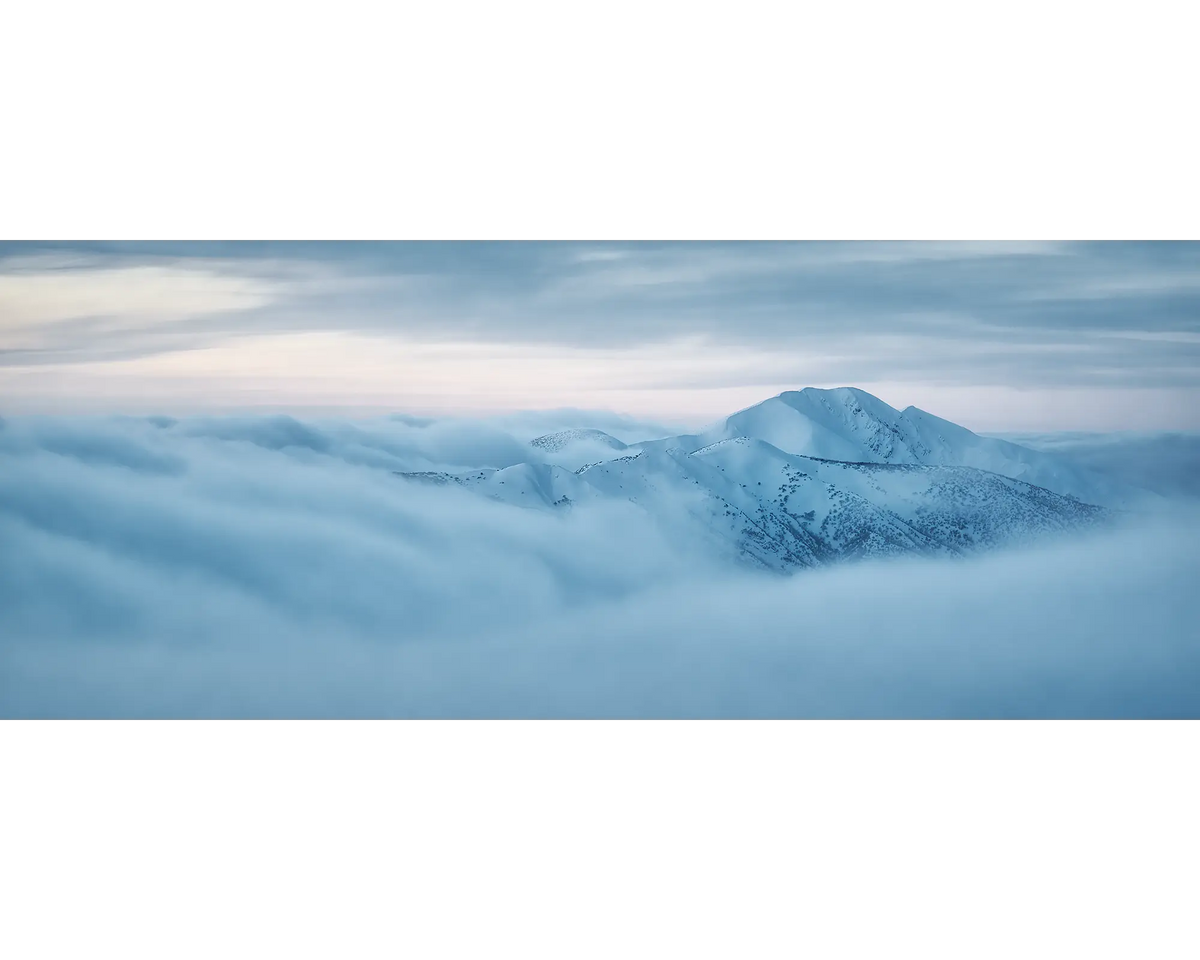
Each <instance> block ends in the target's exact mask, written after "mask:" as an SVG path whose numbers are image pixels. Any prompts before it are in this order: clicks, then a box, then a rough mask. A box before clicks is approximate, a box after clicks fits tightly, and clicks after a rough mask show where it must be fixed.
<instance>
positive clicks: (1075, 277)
mask: <svg viewBox="0 0 1200 960" xmlns="http://www.w3.org/2000/svg"><path fill="white" fill-rule="evenodd" d="M843 385H848V386H858V387H862V388H863V389H866V390H869V391H871V392H872V393H875V394H877V395H878V396H880V397H882V398H883V399H884V400H886V401H888V402H889V403H891V404H892V405H893V406H897V407H901V408H903V407H905V406H908V405H909V404H915V405H917V406H919V407H922V408H924V409H926V410H929V411H931V412H933V413H936V414H938V415H940V416H944V417H947V418H949V419H952V420H955V421H957V422H959V423H962V424H964V425H966V426H968V427H971V428H973V429H977V430H993V431H995V430H1009V429H1011V430H1057V429H1082V430H1123V429H1132V430H1153V429H1164V430H1174V429H1184V430H1187V429H1193V430H1194V429H1200V244H1194V243H1189V244H1165V243H1164V244H1156V243H1134V244H1118V243H1111V244H1097V243H1088V244H1052V243H1029V244H1009V243H1000V244H975V243H971V244H956V243H937V244H934V243H903V244H902V243H861V244H844V243H830V244H821V243H798V244H774V243H766V244H739V243H733V244H707V243H703V244H702V243H666V244H659V243H653V244H650V243H622V244H598V243H545V244H518V243H513V244H471V243H466V244H444V243H397V244H379V243H363V244H340V243H312V244H309V243H265V244H245V243H224V244H222V243H137V244H98V243H56V244H45V243H37V244H25V243H3V244H0V412H8V413H29V412H40V413H90V412H123V413H140V414H149V413H189V412H197V411H233V410H243V411H244V410H293V411H297V412H318V411H321V412H343V413H347V414H369V413H381V412H408V413H415V414H422V415H438V414H467V415H478V414H481V413H502V412H507V411H515V410H535V409H552V408H561V407H574V408H581V409H606V410H614V411H618V412H621V413H627V414H631V415H634V416H639V417H645V418H655V419H659V420H669V421H673V422H681V423H701V422H706V421H710V420H713V419H716V418H718V417H721V416H725V415H727V414H729V413H732V412H734V411H735V410H737V409H739V408H742V407H745V406H747V405H749V404H752V403H756V402H758V401H759V400H762V399H765V398H766V397H769V396H772V395H774V394H776V393H779V392H781V391H783V390H791V389H798V388H801V387H805V386H843Z"/></svg>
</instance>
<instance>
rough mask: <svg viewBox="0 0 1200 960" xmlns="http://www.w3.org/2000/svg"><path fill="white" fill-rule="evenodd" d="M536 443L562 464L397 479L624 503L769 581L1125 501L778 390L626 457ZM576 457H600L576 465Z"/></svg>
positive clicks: (1080, 475)
mask: <svg viewBox="0 0 1200 960" xmlns="http://www.w3.org/2000/svg"><path fill="white" fill-rule="evenodd" d="M532 447H534V448H535V449H536V450H537V452H538V454H540V455H542V456H545V457H547V458H549V459H550V460H556V459H561V460H564V461H567V462H565V463H556V462H548V463H547V462H529V463H522V464H517V465H515V466H509V467H505V468H503V469H483V470H475V471H472V472H469V473H452V472H444V473H439V472H423V473H403V474H401V476H404V477H405V478H407V479H408V480H410V481H413V482H423V483H433V484H441V485H446V486H452V487H460V488H463V489H467V490H472V491H475V492H477V493H479V494H482V495H485V496H488V497H491V498H493V499H496V500H500V501H503V502H505V503H510V504H513V505H516V506H523V507H527V508H530V509H539V510H561V509H571V508H574V507H577V506H580V505H585V504H587V503H590V502H597V501H603V500H619V501H629V502H632V503H634V504H636V505H637V506H639V507H641V508H642V509H643V510H645V511H646V513H647V515H648V518H649V519H650V520H652V521H653V522H655V523H657V524H659V525H660V526H663V527H665V528H666V529H668V530H671V531H678V532H679V533H680V534H681V535H683V534H686V535H688V536H690V537H693V538H698V539H699V540H700V541H701V542H704V543H707V544H708V545H709V546H710V547H711V548H712V549H713V550H714V551H715V552H717V553H718V554H721V555H723V556H726V557H729V558H732V559H736V560H738V561H740V562H743V563H748V564H751V565H754V566H759V567H766V568H769V569H774V570H788V569H792V568H796V567H808V566H814V565H817V564H822V563H827V562H831V561H837V560H845V559H855V558H861V557H873V556H887V555H898V554H906V553H922V554H959V553H964V552H968V551H973V550H978V549H981V548H986V547H991V546H996V545H999V544H1003V543H1008V542H1013V541H1021V540H1027V539H1030V538H1032V537H1036V536H1040V535H1044V534H1046V533H1052V532H1056V531H1063V530H1067V529H1071V528H1075V527H1078V526H1081V525H1086V524H1091V523H1094V522H1096V521H1097V520H1099V519H1101V518H1102V517H1104V516H1105V515H1106V514H1107V512H1108V511H1107V510H1106V509H1104V507H1102V506H1100V505H1098V501H1100V500H1104V499H1107V500H1108V501H1109V502H1112V501H1114V500H1117V499H1119V497H1120V493H1121V491H1120V490H1119V489H1118V488H1117V487H1116V485H1114V484H1111V483H1109V482H1108V481H1106V480H1105V479H1104V478H1103V477H1101V476H1099V475H1095V476H1093V475H1090V474H1088V472H1087V471H1085V470H1082V469H1080V468H1078V467H1075V466H1073V465H1071V464H1068V463H1065V462H1063V461H1061V460H1060V459H1059V458H1057V457H1055V456H1054V455H1052V454H1044V453H1039V452H1037V451H1034V450H1029V449H1027V448H1025V447H1021V446H1018V445H1016V444H1013V443H1008V442H1006V441H1002V440H993V439H990V438H985V437H980V436H978V435H976V434H974V433H972V432H971V431H969V430H967V429H965V428H963V427H960V426H958V425H957V424H954V423H951V422H949V421H947V420H942V419H940V418H938V417H934V416H932V415H931V414H927V413H925V412H924V411H921V410H917V409H916V408H915V407H910V408H908V409H907V410H904V411H903V412H901V411H898V410H896V409H894V408H893V407H890V406H888V405H887V404H886V403H884V402H883V401H881V400H879V399H878V398H877V397H873V396H872V395H871V394H869V393H865V392H864V391H861V390H856V389H852V388H842V389H838V390H813V389H808V390H802V391H797V392H789V393H784V394H781V395H780V396H778V397H774V398H772V399H770V400H767V401H764V402H763V403H760V404H757V405H756V406H753V407H750V408H748V409H746V410H743V411H741V412H739V413H736V414H734V415H733V416H731V417H729V418H728V419H727V420H726V421H724V422H723V423H721V424H718V425H716V426H715V427H713V428H710V429H708V430H706V431H703V432H702V433H700V434H695V435H681V436H675V437H664V438H662V439H660V440H653V441H647V442H643V443H637V444H631V445H629V446H626V445H625V444H623V443H621V442H620V441H619V440H616V439H615V438H613V437H611V436H609V435H608V434H605V433H603V432H602V431H599V430H570V431H563V432H561V433H557V434H549V435H547V436H545V437H539V438H538V439H537V440H535V441H533V443H532ZM582 451H587V452H590V453H591V454H593V455H596V454H598V456H595V459H593V460H592V461H591V462H588V463H584V464H582V465H580V466H578V467H575V466H574V463H573V462H572V461H573V460H574V459H575V457H577V456H578V455H579V454H580V453H581V452H582ZM1037 481H1041V482H1040V483H1039V482H1037ZM1088 501H1090V502H1088Z"/></svg>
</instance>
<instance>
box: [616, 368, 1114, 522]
mask: <svg viewBox="0 0 1200 960" xmlns="http://www.w3.org/2000/svg"><path fill="white" fill-rule="evenodd" d="M737 437H750V438H753V439H756V440H763V441H765V442H767V443H769V444H771V445H772V446H774V447H777V448H778V449H780V450H782V451H784V452H785V453H791V454H798V455H801V456H806V457H817V458H820V459H824V460H841V461H845V462H851V463H894V464H925V465H931V466H932V465H936V466H964V467H975V468H977V469H980V470H989V471H991V472H993V473H999V474H1002V475H1003V476H1006V477H1012V478H1013V479H1017V480H1024V481H1025V482H1026V483H1032V484H1034V485H1036V486H1040V487H1045V488H1046V489H1048V490H1052V491H1054V492H1055V493H1059V494H1062V495H1064V496H1072V497H1076V498H1078V499H1080V500H1083V501H1085V502H1087V503H1098V504H1104V505H1106V506H1117V507H1122V506H1128V505H1129V504H1130V503H1131V502H1132V501H1133V500H1135V499H1136V493H1135V491H1132V490H1130V489H1129V488H1127V487H1125V486H1123V485H1121V484H1118V483H1115V482H1113V481H1111V480H1109V479H1108V478H1106V477H1104V476H1102V475H1100V474H1098V473H1095V472H1093V471H1089V470H1087V469H1085V468H1081V467H1079V466H1077V465H1075V464H1073V463H1071V462H1070V461H1069V460H1067V459H1066V458H1063V457H1059V456H1056V455H1054V454H1050V453H1043V452H1040V451H1037V450H1031V449H1029V448H1027V447H1021V446H1018V445H1017V444H1015V443H1009V442H1008V441H1005V440H998V439H993V438H990V437H981V436H979V435H978V434H976V433H973V432H971V431H970V430H968V429H967V428H966V427H961V426H959V425H958V424H956V423H952V422H950V421H949V420H943V419H942V418H940V417H935V416H934V415H933V414H930V413H926V412H925V411H924V410H920V409H918V408H916V407H908V408H907V409H905V410H903V411H900V410H897V409H896V408H895V407H892V406H890V405H889V404H887V403H884V401H882V400H880V399H879V398H878V397H875V396H873V395H871V394H869V393H867V392H866V391H865V390H859V389H857V388H854V387H839V388H836V389H832V390H818V389H815V388H813V387H808V388H806V389H804V390H794V391H788V392H786V393H781V394H780V395H779V396H777V397H771V398H770V399H769V400H764V401H763V402H762V403H758V404H755V405H754V406H752V407H748V408H746V409H745V410H742V411H739V412H738V413H735V414H734V415H733V416H731V417H729V418H728V419H727V420H725V422H724V423H723V424H720V425H718V426H717V427H715V428H712V429H710V430H707V431H705V432H704V433H702V434H699V435H695V436H680V437H674V438H667V439H665V440H656V441H651V442H650V443H647V444H635V445H634V447H651V448H656V449H668V448H673V447H678V448H680V449H684V450H686V451H687V452H689V453H691V452H694V451H695V450H698V449H700V448H701V447H704V446H707V445H709V444H712V443H715V442H718V441H720V440H731V439H735V438H737Z"/></svg>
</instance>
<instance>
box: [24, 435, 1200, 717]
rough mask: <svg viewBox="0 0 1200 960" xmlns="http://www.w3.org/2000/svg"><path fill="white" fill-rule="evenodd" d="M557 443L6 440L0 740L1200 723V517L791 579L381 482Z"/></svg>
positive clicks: (632, 537) (632, 526)
mask: <svg viewBox="0 0 1200 960" xmlns="http://www.w3.org/2000/svg"><path fill="white" fill-rule="evenodd" d="M563 416H565V415H563ZM541 425H542V424H541V423H530V424H524V425H520V424H517V425H515V426H513V425H510V429H511V430H515V431H516V432H510V430H501V429H500V428H498V427H497V426H495V425H494V424H492V425H483V424H472V423H465V422H458V423H433V424H430V423H424V422H421V421H418V422H415V423H414V422H406V421H404V420H399V419H393V420H383V419H381V420H376V421H370V422H359V423H350V422H342V421H327V422H324V423H314V422H302V421H299V420H295V419H291V418H276V417H268V418H251V417H241V418H235V419H225V418H207V419H196V420H182V421H174V420H171V419H169V418H150V419H117V418H104V419H98V418H80V419H75V420H69V419H56V418H48V419H38V418H30V419H26V418H13V419H9V420H7V421H5V422H3V424H2V425H0V544H3V548H2V549H0V713H2V714H4V715H9V716H13V715H35V716H39V715H40V716H46V715H49V716H67V715H69V716H80V715H82V716H114V715H115V716H144V715H153V716H207V715H215V716H1047V715H1052V716H1058V715H1067V716H1125V715H1132V716H1160V715H1171V716H1175V715H1189V716H1194V715H1197V714H1200V693H1197V691H1200V636H1198V635H1197V633H1196V630H1195V623H1197V622H1198V615H1200V599H1197V596H1196V591H1195V590H1194V589H1193V583H1194V580H1195V574H1196V571H1197V570H1200V547H1198V546H1197V543H1200V538H1197V537H1196V533H1197V532H1198V531H1200V524H1198V523H1197V517H1196V515H1195V513H1194V512H1189V511H1188V510H1187V509H1186V508H1184V507H1180V508H1179V511H1178V512H1176V513H1175V514H1173V515H1172V516H1170V517H1169V518H1167V519H1169V521H1170V522H1165V521H1164V520H1163V519H1161V518H1160V519H1158V520H1142V521H1138V522H1137V523H1133V522H1131V523H1130V524H1128V525H1126V526H1124V527H1121V528H1118V529H1115V530H1109V531H1106V532H1104V533H1094V534H1091V535H1089V536H1088V537H1087V538H1086V539H1082V540H1079V541H1069V542H1066V541H1064V542H1057V543H1054V544H1051V545H1049V546H1045V547H1042V548H1039V549H1037V550H1033V551H1028V550H1027V551H1022V552H1009V553H998V554H994V555H990V556H987V557H983V558H979V559H976V560H972V561H968V562H957V563H941V562H933V561H909V562H901V563H891V564H878V565H857V566H850V567H843V568H838V569H832V570H824V571H818V572H810V573H807V574H804V575H798V576H794V577H791V578H780V577H775V576H770V575H758V576H753V575H750V574H747V573H739V572H734V571H731V570H729V569H728V568H725V567H718V566H716V565H715V564H714V563H713V562H710V561H707V560H706V559H705V557H706V556H707V554H706V552H705V551H704V550H703V549H701V548H700V545H698V544H695V543H690V542H688V541H687V540H681V539H679V531H677V530H676V531H671V533H670V535H668V533H667V532H665V531H660V530H658V529H656V528H653V527H650V526H648V525H647V524H646V523H645V521H644V517H643V516H642V515H641V514H640V513H638V512H637V511H636V510H635V509H633V508H632V507H631V508H630V509H628V510H626V509H622V506H621V505H620V504H616V505H613V504H605V505H599V506H597V507H595V508H588V509H577V510H574V511H572V512H570V513H568V514H565V515H559V514H546V513H541V512H538V511H532V510H524V509H521V508H518V507H509V506H505V505H501V504H495V503H491V502H488V501H486V500H482V499H479V498H477V497H474V496H471V495H470V494H466V493H463V492H461V491H456V490H448V489H443V488H435V489H429V488H424V487H421V486H419V485H412V484H404V483H402V482H398V481H397V479H396V478H395V477H394V476H393V475H392V473H391V471H392V470H393V469H420V467H421V464H424V463H444V462H445V461H446V460H447V459H450V460H458V461H460V462H461V465H462V466H465V467H471V466H484V465H489V466H501V465H503V463H504V461H505V459H506V458H509V457H511V456H513V455H514V454H513V451H514V449H520V448H521V447H522V441H523V439H524V438H525V437H527V436H528V435H529V434H530V433H531V432H532V431H533V430H535V428H537V427H540V426H541ZM610 426H611V424H610ZM518 434H522V435H521V436H519V435H518ZM624 439H636V436H635V434H634V433H630V434H628V435H627V436H626V437H625V438H624ZM521 453H522V456H523V457H527V456H528V450H527V449H522V450H521Z"/></svg>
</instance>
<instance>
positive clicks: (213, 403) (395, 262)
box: [0, 244, 1200, 717]
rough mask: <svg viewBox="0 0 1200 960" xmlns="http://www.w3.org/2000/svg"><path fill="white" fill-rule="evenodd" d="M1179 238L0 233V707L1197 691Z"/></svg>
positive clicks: (859, 701) (1141, 703)
mask: <svg viewBox="0 0 1200 960" xmlns="http://www.w3.org/2000/svg"><path fill="white" fill-rule="evenodd" d="M1197 249H1198V248H1197V246H1196V245H1188V244H1184V245H1168V244H1163V245H1157V244H1154V245H1146V244H1133V245H1125V244H1121V245H1117V244H1111V245H1110V244H1084V245H1075V244H1022V245H1012V244H987V245H984V244H965V245H964V244H796V245H778V244H763V245H757V244H754V245H745V244H600V245H597V244H520V245H517V244H512V245H504V244H500V245H495V244H489V245H475V244H396V245H391V244H387V245H380V244H361V245H340V244H333V245H329V244H253V245H244V244H5V245H0V338H2V339H0V715H6V716H884V717H889V716H1193V717H1194V716H1200V631H1198V630H1197V628H1196V624H1197V623H1200V593H1198V592H1197V591H1196V590H1195V588H1194V584H1195V583H1196V582H1197V579H1198V578H1200V546H1198V545H1200V536H1198V535H1197V534H1200V437H1198V435H1197V434H1196V433H1195V432H1194V431H1195V430H1196V429H1197V428H1198V427H1200V420H1198V418H1197V411H1198V409H1200V404H1198V403H1197V400H1198V399H1200V394H1198V391H1200V376H1198V373H1197V371H1198V364H1197V359H1198V351H1200V324H1198V323H1197V316H1198V310H1197V307H1198V303H1200V284H1198V283H1197V263H1198V262H1200V257H1198V254H1197ZM845 384H855V385H856V386H855V387H853V388H851V387H846V386H845ZM814 387H815V389H814ZM801 388H804V389H801ZM827 388H828V389H827ZM861 388H866V389H861Z"/></svg>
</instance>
